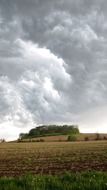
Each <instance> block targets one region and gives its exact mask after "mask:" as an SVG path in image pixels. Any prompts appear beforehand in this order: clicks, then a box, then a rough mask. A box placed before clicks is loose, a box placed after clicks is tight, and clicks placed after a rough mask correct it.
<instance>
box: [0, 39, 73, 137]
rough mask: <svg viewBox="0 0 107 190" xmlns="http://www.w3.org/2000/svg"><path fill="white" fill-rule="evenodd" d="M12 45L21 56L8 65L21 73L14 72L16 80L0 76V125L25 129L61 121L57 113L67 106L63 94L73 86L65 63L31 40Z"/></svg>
mask: <svg viewBox="0 0 107 190" xmlns="http://www.w3.org/2000/svg"><path fill="white" fill-rule="evenodd" d="M14 44H15V45H16V46H17V50H18V52H20V54H19V57H18V56H17V57H16V58H15V60H14V59H12V63H11V64H12V65H13V68H14V67H15V66H16V65H17V68H18V69H19V70H21V69H22V70H21V73H18V72H17V71H18V70H16V73H15V76H16V78H15V80H13V77H12V78H11V76H10V73H9V75H8V76H1V77H0V91H1V94H0V95H1V107H0V111H1V114H0V123H1V126H2V125H3V123H4V124H5V122H7V123H8V125H9V126H12V127H13V126H15V127H17V128H22V127H23V129H24V128H27V126H29V127H30V128H31V127H32V126H36V124H40V123H46V122H47V123H48V122H52V121H53V122H58V121H60V116H59V117H58V116H57V114H59V113H58V112H59V110H60V114H64V110H65V107H66V109H67V107H68V106H65V104H66V101H67V97H66V98H65V97H64V94H66V91H67V90H68V89H69V86H70V84H71V83H72V80H71V76H70V75H69V74H68V73H67V72H66V69H65V65H66V63H65V62H64V61H63V59H61V58H58V57H57V56H55V55H54V54H53V53H51V51H50V50H48V49H46V48H45V47H44V48H40V47H39V46H38V45H37V44H34V43H32V42H30V41H28V42H26V41H23V40H21V39H17V40H16V41H15V42H14ZM14 44H13V45H14ZM19 58H20V59H19ZM10 60H11V57H10V58H8V62H9V63H10ZM8 62H7V63H8ZM22 63H23V65H22ZM8 66H10V65H7V69H8ZM57 81H58V82H57ZM57 83H58V84H57ZM62 101H64V102H63V104H62ZM6 125H7V124H6ZM5 130H6V129H5ZM21 130H22V129H20V130H19V131H21ZM24 130H25V129H24ZM7 131H8V127H7ZM8 134H9V132H8ZM10 135H11V131H10Z"/></svg>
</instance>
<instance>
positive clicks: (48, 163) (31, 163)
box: [0, 141, 107, 176]
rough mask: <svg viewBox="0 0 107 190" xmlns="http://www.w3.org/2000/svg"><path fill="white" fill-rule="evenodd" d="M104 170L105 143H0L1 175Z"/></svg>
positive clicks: (106, 167)
mask: <svg viewBox="0 0 107 190" xmlns="http://www.w3.org/2000/svg"><path fill="white" fill-rule="evenodd" d="M87 170H96V171H107V141H88V142H36V143H35V142H34V143H24V142H23V143H1V144H0V176H19V175H23V174H26V173H29V172H30V173H32V174H38V173H39V174H62V173H64V172H65V171H69V172H77V171H78V172H82V171H87Z"/></svg>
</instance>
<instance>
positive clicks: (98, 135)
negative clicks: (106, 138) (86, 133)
mask: <svg viewBox="0 0 107 190" xmlns="http://www.w3.org/2000/svg"><path fill="white" fill-rule="evenodd" d="M95 140H97V141H98V140H101V138H100V134H99V133H96V138H95Z"/></svg>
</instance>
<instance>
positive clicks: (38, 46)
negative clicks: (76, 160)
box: [0, 0, 107, 133]
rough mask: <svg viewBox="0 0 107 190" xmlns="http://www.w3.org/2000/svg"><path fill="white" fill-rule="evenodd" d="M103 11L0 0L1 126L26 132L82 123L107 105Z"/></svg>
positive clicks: (97, 0) (97, 5)
mask: <svg viewBox="0 0 107 190" xmlns="http://www.w3.org/2000/svg"><path fill="white" fill-rule="evenodd" d="M106 7H107V2H106V0H90V1H86V0H77V1H74V0H66V1H64V0H60V1H57V0H54V1H49V0H44V1H43V0H39V1H37V0H31V1H29V0H23V2H22V1H21V0H8V3H7V2H6V1H3V0H1V1H0V97H1V99H0V121H1V125H3V123H4V122H8V121H7V120H9V121H11V122H10V126H12V127H14V126H15V127H17V129H18V130H19V129H20V128H21V127H23V129H24V130H25V129H26V125H27V123H28V125H30V124H29V123H31V125H33V124H34V123H35V125H36V124H40V123H52V122H59V123H63V122H68V123H70V122H76V121H77V122H80V123H81V121H84V120H83V119H82V115H84V113H85V112H87V113H88V111H89V112H92V113H93V112H95V113H96V117H97V109H98V110H100V109H103V108H102V107H103V105H106V103H107V98H106V94H107V87H106V84H107V72H106V70H107V53H106V52H107V24H106V20H107V13H106ZM14 110H15V111H14ZM90 110H91V111H90ZM105 113H106V110H105ZM80 115H81V117H80ZM84 117H85V115H84ZM7 118H8V119H7ZM104 121H105V120H104ZM84 122H85V121H84ZM82 124H83V122H82ZM86 128H88V124H87V126H86ZM89 128H90V125H89ZM5 129H6V128H5ZM7 130H8V127H7ZM104 130H105V129H104ZM10 133H11V132H10Z"/></svg>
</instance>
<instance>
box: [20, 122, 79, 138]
mask: <svg viewBox="0 0 107 190" xmlns="http://www.w3.org/2000/svg"><path fill="white" fill-rule="evenodd" d="M71 134H79V129H78V126H76V125H43V126H38V127H36V128H33V129H31V130H30V131H29V132H28V133H21V134H20V136H19V139H21V140H22V139H29V138H37V137H46V136H60V135H71Z"/></svg>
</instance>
